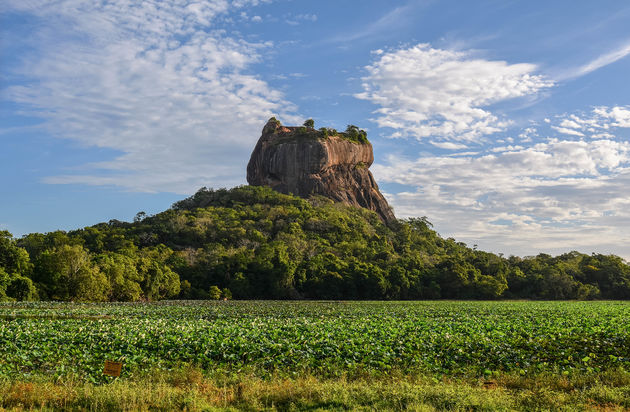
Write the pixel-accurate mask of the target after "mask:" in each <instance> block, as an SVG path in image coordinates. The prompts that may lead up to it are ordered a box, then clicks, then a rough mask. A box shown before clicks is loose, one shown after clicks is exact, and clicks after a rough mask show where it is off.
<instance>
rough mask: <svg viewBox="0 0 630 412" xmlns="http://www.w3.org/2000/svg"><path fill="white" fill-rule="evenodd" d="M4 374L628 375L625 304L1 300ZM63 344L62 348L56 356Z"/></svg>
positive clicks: (629, 312) (629, 307) (0, 371)
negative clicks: (107, 369)
mask: <svg viewBox="0 0 630 412" xmlns="http://www.w3.org/2000/svg"><path fill="white" fill-rule="evenodd" d="M0 317H1V318H2V320H0V342H2V344H1V345H0V359H1V360H2V361H0V377H2V378H18V377H23V376H31V375H33V374H51V375H53V376H58V377H59V376H76V377H78V378H87V379H90V380H94V381H100V380H103V379H104V378H103V377H102V376H101V374H102V366H103V361H104V360H105V359H110V360H116V359H118V360H122V361H123V362H124V364H125V368H124V371H123V378H125V377H129V376H132V375H137V373H139V372H142V371H145V372H149V371H152V370H155V369H156V368H159V369H164V370H167V369H171V368H174V367H176V366H177V365H180V364H192V365H195V366H197V367H200V368H202V369H211V370H213V371H226V372H230V371H231V372H239V371H244V370H245V371H249V372H251V373H253V374H255V375H258V376H263V377H265V376H266V377H268V376H296V375H302V374H309V373H310V374H314V375H316V376H320V377H333V376H342V375H343V376H348V377H352V376H365V375H371V376H379V375H383V374H389V373H390V372H392V371H393V370H395V371H397V372H398V373H400V374H402V375H407V374H416V373H419V374H427V375H429V376H437V377H440V376H452V377H456V376H468V377H484V376H485V377H490V376H500V375H502V374H504V373H512V374H517V375H523V376H533V375H536V374H539V373H550V374H558V375H562V376H573V375H576V374H591V373H601V372H605V371H608V370H615V369H621V368H625V369H627V368H628V367H630V330H629V329H628V327H627V326H628V323H627V320H628V317H630V304H628V303H627V302H626V303H624V302H619V301H613V302H487V301H486V302H474V301H467V302H450V301H444V302H426V301H424V302H270V301H265V302H261V301H240V302H239V301H204V302H194V301H180V302H164V303H163V302H160V303H150V304H147V303H134V304H78V303H54V302H51V303H46V302H41V303H10V304H0ZM61 347H63V348H64V350H59V348H61Z"/></svg>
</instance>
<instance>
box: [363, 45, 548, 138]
mask: <svg viewBox="0 0 630 412" xmlns="http://www.w3.org/2000/svg"><path fill="white" fill-rule="evenodd" d="M375 54H376V55H377V56H378V57H377V60H376V61H375V62H374V63H373V64H372V65H370V66H367V67H366V68H365V69H366V71H367V72H368V75H367V76H366V77H364V78H363V89H364V91H363V92H362V93H358V94H356V95H355V97H357V98H359V99H364V100H369V101H371V102H372V103H374V104H375V105H377V106H379V109H378V110H376V114H377V117H376V119H375V121H376V122H377V123H378V125H379V126H380V127H390V128H393V129H395V130H396V131H395V132H394V133H393V134H392V137H401V136H413V137H416V138H418V139H420V138H424V137H429V136H437V137H442V138H447V139H454V140H475V139H477V138H479V137H480V136H482V135H489V134H492V133H496V132H498V131H501V130H504V129H505V128H506V127H507V126H508V125H509V124H510V122H509V120H506V119H502V118H500V117H499V116H497V115H495V114H493V113H492V112H490V111H489V110H487V109H486V107H487V106H489V105H491V104H494V103H498V102H501V101H505V100H508V99H513V98H517V97H523V96H531V95H534V94H536V93H537V92H538V91H540V90H541V89H545V88H548V87H551V86H552V85H553V83H552V82H551V81H549V80H546V79H545V78H544V77H542V76H541V75H536V74H534V72H535V70H536V66H535V65H533V64H527V63H520V64H508V63H507V62H504V61H491V60H484V59H479V58H474V57H473V56H472V55H471V54H470V53H467V52H459V51H450V50H441V49H434V48H432V47H431V46H430V45H428V44H418V45H416V46H413V47H410V48H403V49H400V50H394V51H389V52H386V53H385V52H382V51H380V50H378V51H377V52H376V53H375Z"/></svg>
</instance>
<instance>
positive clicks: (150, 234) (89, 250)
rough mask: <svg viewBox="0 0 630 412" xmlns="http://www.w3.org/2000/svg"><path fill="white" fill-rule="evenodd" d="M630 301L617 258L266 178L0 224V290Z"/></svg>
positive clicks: (61, 296) (627, 279) (29, 295)
mask: <svg viewBox="0 0 630 412" xmlns="http://www.w3.org/2000/svg"><path fill="white" fill-rule="evenodd" d="M232 297H233V298H237V299H254V298H256V299H504V298H516V299H629V298H630V266H629V265H628V263H627V262H625V261H624V260H623V259H621V258H620V257H618V256H614V255H601V254H592V255H587V254H582V253H578V252H571V253H566V254H563V255H560V256H556V257H552V256H549V255H546V254H540V255H538V256H534V257H524V258H521V257H515V256H511V257H509V258H504V257H502V256H498V255H495V254H493V253H488V252H484V251H479V250H476V248H469V247H467V246H466V245H465V244H463V243H461V242H457V241H456V240H455V239H452V238H448V239H444V238H442V237H441V236H439V235H438V234H437V233H436V232H435V231H434V230H433V228H432V226H431V224H430V222H429V221H428V220H427V219H426V218H425V217H423V218H412V219H405V220H399V221H398V222H397V223H395V224H394V225H392V226H391V227H387V226H385V225H384V224H383V223H382V222H381V221H380V220H379V218H378V216H377V215H376V214H375V213H374V212H371V211H368V210H366V209H360V208H355V207H351V206H346V205H343V204H340V203H333V202H332V201H331V200H329V199H326V198H323V197H314V198H312V199H309V200H305V199H302V198H299V197H295V196H290V195H283V194H280V193H277V192H275V191H273V190H272V189H270V188H267V187H254V186H242V187H236V188H233V189H230V190H227V189H219V190H211V189H206V188H203V189H201V190H199V191H198V192H197V193H196V194H195V195H193V196H191V197H189V198H187V199H184V200H182V201H180V202H177V203H175V204H174V205H173V206H172V207H171V208H170V209H169V210H166V211H164V212H162V213H159V214H157V215H154V216H147V215H146V214H145V213H144V212H142V213H141V214H140V213H139V214H138V215H137V216H136V218H135V219H134V220H133V222H120V221H116V220H112V221H109V222H108V223H100V224H97V225H94V226H91V227H86V228H83V229H80V230H76V231H71V232H62V231H56V232H51V233H46V234H41V233H33V234H29V235H26V236H24V237H22V238H21V239H14V238H13V237H12V236H11V234H10V233H8V232H6V231H5V232H0V299H1V300H29V299H37V298H39V299H53V300H70V301H137V300H159V299H171V298H186V299H224V298H232Z"/></svg>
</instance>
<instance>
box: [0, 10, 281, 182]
mask: <svg viewBox="0 0 630 412" xmlns="http://www.w3.org/2000/svg"><path fill="white" fill-rule="evenodd" d="M255 3H257V0H251V1H239V2H233V3H228V2H227V1H213V2H203V3H190V4H187V3H181V2H177V1H164V2H135V1H130V0H115V1H111V2H106V3H98V2H97V3H92V2H87V3H86V2H83V1H79V0H63V1H58V2H54V3H50V2H46V1H43V0H42V1H30V2H23V1H17V0H16V1H9V4H8V5H6V6H8V7H9V8H12V9H13V10H14V11H16V12H19V13H25V14H27V15H32V16H36V17H37V18H39V19H40V21H41V25H40V26H39V27H38V29H37V30H36V31H35V32H33V33H32V36H31V38H30V39H25V41H29V42H30V43H29V44H28V45H29V48H25V50H31V51H29V52H26V51H25V54H24V56H23V59H24V64H23V65H21V66H19V67H13V70H14V71H16V72H19V73H20V75H22V76H24V77H25V78H26V79H27V81H26V82H24V84H22V85H15V86H12V87H9V88H8V89H7V90H6V91H7V96H8V97H9V98H10V99H11V100H13V101H14V102H17V103H19V104H20V105H21V106H22V107H23V109H24V110H26V111H27V112H30V113H31V114H32V115H36V116H40V117H43V118H44V119H45V121H46V122H45V127H46V128H47V129H48V130H49V131H50V132H51V133H53V134H54V135H55V136H58V137H60V138H67V139H72V140H75V141H78V142H80V143H82V144H84V145H87V146H96V147H104V148H111V149H115V150H117V151H119V152H120V153H121V155H120V156H118V157H116V158H114V159H111V160H109V161H103V162H99V163H94V164H90V165H88V166H89V169H91V170H88V172H87V173H85V172H84V174H76V173H72V174H68V175H65V176H54V177H49V178H48V179H46V181H47V182H49V183H84V184H95V185H115V186H122V187H126V188H128V189H130V190H144V191H173V192H178V193H190V192H191V191H194V190H196V189H197V188H199V187H200V186H215V187H218V186H231V185H234V184H239V183H243V182H244V179H243V177H242V174H243V170H244V166H245V162H246V161H247V158H248V155H249V152H250V150H251V147H252V146H253V144H254V142H255V140H256V138H257V136H258V135H259V133H260V128H261V125H262V124H263V123H264V121H265V120H266V119H267V118H268V117H270V116H271V115H272V114H276V115H277V114H280V115H283V114H284V117H285V118H290V117H289V116H290V112H291V110H292V106H291V104H290V103H286V101H285V98H284V96H283V95H282V94H281V93H280V92H278V91H277V90H274V89H273V88H271V87H270V86H269V85H268V84H267V83H265V82H264V81H263V80H261V79H260V78H259V77H257V76H256V75H252V74H249V73H248V70H249V68H250V66H251V65H252V64H254V63H256V62H258V61H259V60H260V59H261V57H260V56H261V52H262V51H263V50H266V49H268V48H269V47H271V46H270V45H269V44H266V43H251V42H248V41H245V40H242V39H240V38H235V37H229V36H227V35H226V34H225V32H224V31H221V30H218V29H217V21H218V20H219V19H221V18H222V17H226V16H229V15H230V14H232V13H236V14H237V15H238V13H239V8H240V7H244V6H247V5H250V4H255ZM52 33H54V35H52Z"/></svg>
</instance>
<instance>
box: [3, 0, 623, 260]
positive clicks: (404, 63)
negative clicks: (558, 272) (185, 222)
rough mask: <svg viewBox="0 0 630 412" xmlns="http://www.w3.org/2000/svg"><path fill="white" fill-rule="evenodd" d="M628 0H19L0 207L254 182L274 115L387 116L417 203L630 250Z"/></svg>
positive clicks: (408, 210)
mask: <svg viewBox="0 0 630 412" xmlns="http://www.w3.org/2000/svg"><path fill="white" fill-rule="evenodd" d="M629 19H630V4H628V3H627V2H626V1H600V2H592V1H554V2H550V1H531V0H530V1H503V0H502V1H498V0H496V1H476V2H462V1H399V2H396V1H391V2H382V1H344V0H337V1H334V2H333V1H317V2H312V1H308V2H307V1H288V0H277V1H273V0H269V1H263V0H235V1H226V0H225V1H224V0H216V1H207V2H202V1H199V2H195V1H144V2H140V1H131V0H113V1H81V0H57V1H39V0H19V1H18V0H15V1H14V0H8V1H5V2H4V4H3V7H2V8H0V31H1V32H0V36H1V37H0V42H1V43H0V52H1V56H0V81H1V83H0V93H1V94H0V100H1V102H2V106H1V108H2V109H1V112H0V139H1V141H2V149H1V150H0V176H1V177H0V179H1V180H0V188H1V189H0V194H1V199H2V201H1V202H0V228H1V229H7V230H9V231H11V232H12V233H14V234H15V235H17V236H20V235H23V234H26V233H29V232H47V231H52V230H56V229H64V230H70V229H74V228H79V227H83V226H86V225H91V224H95V223H98V222H101V221H107V220H109V219H120V220H131V219H132V218H133V216H134V215H135V214H136V213H137V212H138V211H146V212H147V213H149V214H151V213H157V212H159V211H162V210H164V209H166V208H168V207H169V206H170V205H171V204H172V203H173V202H174V201H176V200H179V199H181V198H183V197H185V196H187V195H190V194H192V193H194V192H195V191H196V190H197V189H198V188H200V187H202V186H207V187H214V188H219V187H232V186H235V185H239V184H244V183H246V182H245V166H246V164H247V161H248V159H249V155H250V153H251V150H252V149H253V147H254V144H255V142H256V140H257V139H258V137H259V135H260V130H261V129H262V126H263V125H264V122H265V121H266V119H268V118H269V117H270V116H272V115H274V116H277V117H278V118H279V119H280V120H281V121H283V123H285V124H301V123H302V121H303V120H304V119H306V118H309V117H312V118H314V119H315V122H316V127H321V126H330V127H335V128H337V129H343V128H345V126H346V125H347V124H356V125H359V126H361V127H362V128H365V129H366V130H368V136H369V138H370V140H371V141H372V143H373V146H374V151H375V163H374V165H373V166H372V168H371V170H372V172H373V174H374V175H375V178H376V179H377V181H378V182H379V185H380V188H381V190H382V192H384V194H385V195H386V197H387V198H388V200H389V201H390V204H391V205H392V206H393V207H394V211H395V213H396V215H397V216H398V217H410V216H427V217H428V218H429V220H430V221H431V222H432V223H433V224H434V227H435V229H436V230H437V231H438V232H439V233H440V234H442V235H443V236H445V237H450V236H452V237H454V238H456V239H457V240H458V241H463V242H466V243H467V244H469V245H470V246H472V245H478V247H479V248H480V249H485V250H490V251H493V252H500V253H504V254H506V255H510V254H516V255H533V254H537V253H540V252H546V253H552V254H556V253H561V252H565V251H569V250H580V251H583V252H586V253H590V252H598V253H615V254H619V255H621V256H623V257H624V258H626V259H630V235H629V234H628V233H629V232H630V231H628V230H627V228H628V227H629V226H630V193H629V191H628V187H630V82H628V80H627V74H628V73H630V56H629V55H630V25H628V24H627V22H628V20H629Z"/></svg>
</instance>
